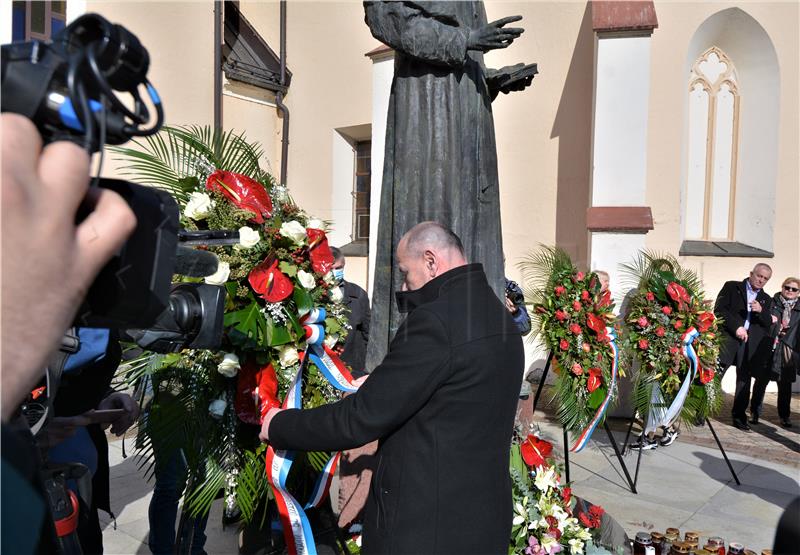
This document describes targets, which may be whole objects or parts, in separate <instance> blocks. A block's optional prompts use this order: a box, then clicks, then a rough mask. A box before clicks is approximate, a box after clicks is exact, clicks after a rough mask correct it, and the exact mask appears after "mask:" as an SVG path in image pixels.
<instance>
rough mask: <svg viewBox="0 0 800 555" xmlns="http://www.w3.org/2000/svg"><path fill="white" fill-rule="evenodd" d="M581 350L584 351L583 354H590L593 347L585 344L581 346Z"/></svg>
mask: <svg viewBox="0 0 800 555" xmlns="http://www.w3.org/2000/svg"><path fill="white" fill-rule="evenodd" d="M581 349H583V352H584V353H588V352H589V351H591V350H592V347H591V345H589V344H588V343H583V344H582V345H581Z"/></svg>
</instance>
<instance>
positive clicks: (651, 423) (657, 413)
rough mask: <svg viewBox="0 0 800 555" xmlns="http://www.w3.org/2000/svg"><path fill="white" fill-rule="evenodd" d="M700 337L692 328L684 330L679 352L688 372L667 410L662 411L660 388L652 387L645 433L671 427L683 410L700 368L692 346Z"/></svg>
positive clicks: (662, 402)
mask: <svg viewBox="0 0 800 555" xmlns="http://www.w3.org/2000/svg"><path fill="white" fill-rule="evenodd" d="M699 336H700V332H699V331H697V330H696V329H695V328H694V327H690V328H689V329H688V330H686V333H684V334H683V336H682V337H681V345H682V348H681V351H682V353H683V357H684V358H685V359H686V361H687V362H688V363H689V371H688V372H686V377H685V378H683V383H682V384H681V388H680V389H679V390H678V393H677V394H676V395H675V398H674V399H673V400H672V404H670V406H669V408H668V409H666V411H665V410H664V398H663V396H662V393H661V388H660V387H659V386H658V384H657V383H656V384H655V385H654V386H653V393H652V395H651V400H650V412H649V414H648V415H647V425H646V426H645V433H650V432H654V431H656V430H657V429H658V428H659V427H660V426H669V425H671V424H672V423H673V422H674V421H675V420H676V419H677V418H678V416H679V415H680V413H681V410H683V404H684V403H685V402H686V396H687V395H688V394H689V386H691V385H692V381H694V378H695V376H696V375H697V371H698V368H699V367H700V365H699V361H698V358H697V353H696V352H695V350H694V345H692V344H693V343H694V341H695V339H697V338H698V337H699Z"/></svg>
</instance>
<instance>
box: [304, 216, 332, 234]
mask: <svg viewBox="0 0 800 555" xmlns="http://www.w3.org/2000/svg"><path fill="white" fill-rule="evenodd" d="M306 227H307V228H310V229H321V230H322V231H325V230H326V229H327V226H326V225H325V222H323V221H322V220H318V219H317V218H312V219H310V220H308V225H307V226H306Z"/></svg>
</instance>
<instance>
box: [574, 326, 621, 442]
mask: <svg viewBox="0 0 800 555" xmlns="http://www.w3.org/2000/svg"><path fill="white" fill-rule="evenodd" d="M606 333H607V334H608V337H610V338H611V340H610V341H609V342H608V348H609V349H611V353H612V354H613V355H614V358H613V360H612V362H611V383H610V384H609V385H608V389H607V390H606V398H605V399H603V402H602V403H600V406H599V407H598V408H597V412H595V414H594V418H592V421H591V422H590V423H589V425H588V426H587V427H586V429H584V430H583V432H581V435H580V436H578V439H577V440H575V443H574V444H573V445H572V447H570V449H569V450H570V451H573V452H576V453H577V452H579V451H580V450H581V449H583V448H584V447H586V444H587V443H588V442H589V438H591V437H592V433H594V429H595V428H597V425H598V424H599V423H600V421H601V420H602V419H603V416H605V413H606V410H607V409H608V405H609V403H610V402H611V395H612V394H613V393H614V388H615V387H616V383H617V364H618V363H619V351H618V349H617V342H616V341H617V334H616V332H615V331H614V328H612V327H610V326H606Z"/></svg>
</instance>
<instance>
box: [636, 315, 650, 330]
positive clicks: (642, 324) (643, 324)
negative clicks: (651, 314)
mask: <svg viewBox="0 0 800 555" xmlns="http://www.w3.org/2000/svg"><path fill="white" fill-rule="evenodd" d="M636 323H637V324H639V327H640V328H646V327H647V325H648V324H649V323H650V322H648V321H647V318H645V317H644V316H642V317H641V318H639V319H638V320H636Z"/></svg>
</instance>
